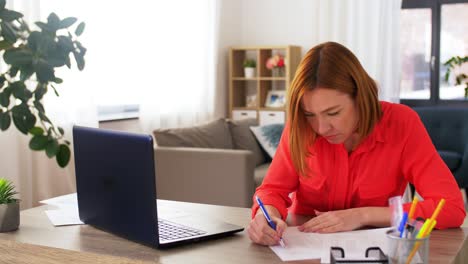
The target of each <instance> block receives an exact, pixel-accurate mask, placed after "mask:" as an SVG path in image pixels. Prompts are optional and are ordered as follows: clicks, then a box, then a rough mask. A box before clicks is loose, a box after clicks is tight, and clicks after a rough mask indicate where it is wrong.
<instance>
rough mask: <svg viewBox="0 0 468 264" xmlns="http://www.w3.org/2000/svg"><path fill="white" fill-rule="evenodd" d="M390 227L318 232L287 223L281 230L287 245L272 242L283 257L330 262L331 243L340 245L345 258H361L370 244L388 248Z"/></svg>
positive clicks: (277, 252) (274, 250)
mask: <svg viewBox="0 0 468 264" xmlns="http://www.w3.org/2000/svg"><path fill="white" fill-rule="evenodd" d="M387 230H389V228H378V229H369V230H358V231H350V232H339V233H332V234H318V233H305V232H300V231H299V230H298V229H297V227H296V226H294V227H288V228H287V229H286V230H285V232H284V233H283V239H284V240H285V243H286V248H282V247H281V246H271V247H270V248H271V249H272V250H273V252H275V253H276V255H278V257H279V258H280V259H281V260H282V261H292V260H304V259H321V263H330V247H332V246H333V247H335V246H336V247H341V248H343V249H344V251H345V256H346V259H363V258H365V251H366V249H367V248H369V247H380V249H382V251H383V252H384V253H386V251H387V240H386V236H385V232H387Z"/></svg>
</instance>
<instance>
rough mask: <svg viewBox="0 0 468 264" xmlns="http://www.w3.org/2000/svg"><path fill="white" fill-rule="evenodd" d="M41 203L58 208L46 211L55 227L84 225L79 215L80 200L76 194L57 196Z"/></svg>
mask: <svg viewBox="0 0 468 264" xmlns="http://www.w3.org/2000/svg"><path fill="white" fill-rule="evenodd" d="M40 203H43V204H47V205H52V206H56V207H58V209H53V210H46V211H45V213H46V215H47V217H48V218H49V220H50V222H52V224H53V225H54V226H63V225H83V224H84V223H83V222H81V220H80V217H79V214H78V200H77V196H76V193H71V194H67V195H62V196H57V197H54V198H50V199H47V200H43V201H40Z"/></svg>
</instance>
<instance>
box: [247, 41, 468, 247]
mask: <svg viewBox="0 0 468 264" xmlns="http://www.w3.org/2000/svg"><path fill="white" fill-rule="evenodd" d="M408 182H410V183H412V184H414V186H415V187H416V190H417V191H418V193H419V194H420V195H421V196H422V197H423V198H424V201H422V202H420V203H419V204H418V206H417V210H416V212H415V217H423V218H429V217H430V216H431V214H432V212H433V211H434V209H435V208H436V206H437V203H438V202H439V200H440V199H442V198H445V200H446V204H445V206H444V208H443V210H442V212H441V213H440V215H439V217H438V218H437V226H436V228H439V229H442V228H449V227H459V226H460V225H461V224H462V223H463V220H464V217H465V209H464V205H463V199H462V196H461V193H460V190H459V188H458V186H457V183H456V182H455V180H454V177H453V176H452V174H451V172H450V170H449V169H448V168H447V166H446V165H445V163H444V162H443V161H442V159H441V158H440V156H439V154H438V153H437V151H436V150H435V148H434V145H433V144H432V142H431V140H430V137H429V136H428V134H427V132H426V130H425V128H424V126H423V124H422V122H421V121H420V119H419V117H418V115H417V113H416V112H414V111H413V110H412V109H410V108H409V107H407V106H404V105H400V104H392V103H388V102H379V101H378V93H377V85H376V83H375V81H374V80H372V79H371V78H370V77H369V75H368V74H367V73H366V71H365V70H364V69H363V67H362V66H361V64H360V63H359V61H358V60H357V58H356V57H355V56H354V54H353V53H352V52H351V51H349V50H348V49H347V48H345V47H344V46H342V45H340V44H338V43H334V42H327V43H323V44H320V45H318V46H316V47H314V48H312V49H311V50H310V51H309V52H308V53H307V54H306V56H305V58H304V59H303V60H302V62H301V64H300V65H299V67H298V69H297V72H296V76H295V78H294V80H293V82H292V84H291V88H290V89H289V91H288V122H287V124H286V126H285V129H284V132H283V135H282V137H281V140H280V143H279V146H278V149H277V151H276V155H275V157H274V159H273V161H272V164H271V166H270V169H269V171H268V173H267V175H266V177H265V179H264V181H263V183H262V185H261V186H260V187H259V188H258V189H257V191H256V193H255V195H258V196H259V197H260V199H261V200H262V201H263V203H264V204H265V205H266V206H265V207H266V209H267V211H268V213H269V214H270V216H271V217H272V219H273V221H274V222H276V225H277V228H276V230H273V229H271V228H270V227H269V226H268V224H267V222H266V220H265V217H264V216H263V215H262V213H261V210H258V205H257V204H256V202H254V206H253V207H252V221H251V223H250V225H249V228H248V233H249V237H250V239H251V240H252V241H253V242H256V243H259V244H263V245H274V244H277V243H278V242H279V239H280V237H281V236H282V233H283V231H284V230H285V228H286V226H287V225H286V223H285V222H284V220H285V219H286V216H287V213H288V208H289V212H291V213H295V214H299V215H311V216H315V217H313V218H312V219H311V220H309V221H308V222H306V223H304V224H303V225H301V226H299V227H298V228H299V230H300V231H303V232H322V233H329V232H339V231H349V230H354V229H358V228H361V227H364V226H376V227H385V226H389V225H390V219H391V212H390V209H389V207H388V199H389V198H390V197H393V196H397V195H402V194H403V193H404V191H405V188H406V186H407V184H408ZM290 194H291V195H290ZM410 206H411V204H405V205H404V209H405V211H409V207H410Z"/></svg>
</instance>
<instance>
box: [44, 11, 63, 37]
mask: <svg viewBox="0 0 468 264" xmlns="http://www.w3.org/2000/svg"><path fill="white" fill-rule="evenodd" d="M47 25H48V26H49V27H50V28H51V29H52V30H53V31H54V32H55V31H57V29H59V27H60V18H59V17H58V16H57V14H55V13H54V12H52V13H50V14H49V16H48V17H47Z"/></svg>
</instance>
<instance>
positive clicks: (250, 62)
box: [243, 59, 257, 68]
mask: <svg viewBox="0 0 468 264" xmlns="http://www.w3.org/2000/svg"><path fill="white" fill-rule="evenodd" d="M243 65H244V68H255V67H257V62H256V61H255V60H253V59H246V60H245V61H244V64H243Z"/></svg>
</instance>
